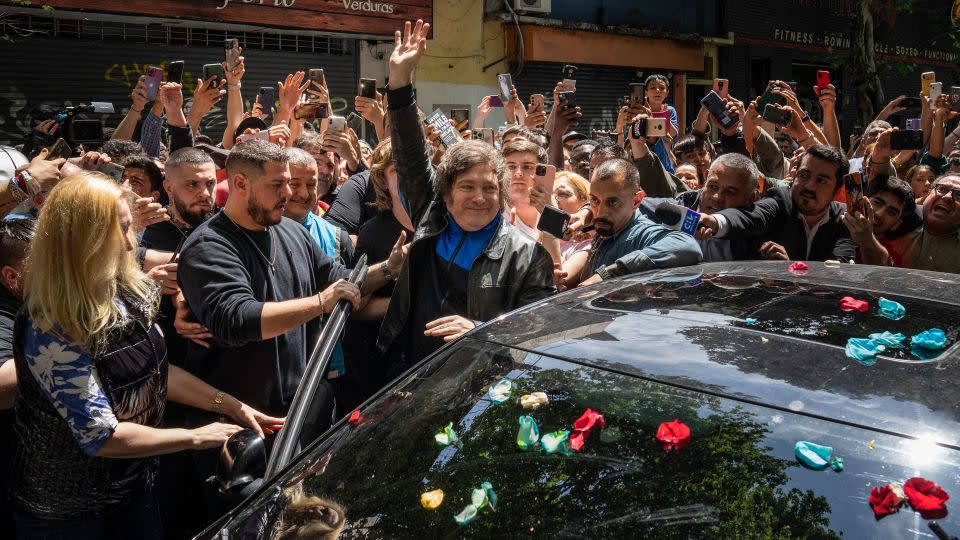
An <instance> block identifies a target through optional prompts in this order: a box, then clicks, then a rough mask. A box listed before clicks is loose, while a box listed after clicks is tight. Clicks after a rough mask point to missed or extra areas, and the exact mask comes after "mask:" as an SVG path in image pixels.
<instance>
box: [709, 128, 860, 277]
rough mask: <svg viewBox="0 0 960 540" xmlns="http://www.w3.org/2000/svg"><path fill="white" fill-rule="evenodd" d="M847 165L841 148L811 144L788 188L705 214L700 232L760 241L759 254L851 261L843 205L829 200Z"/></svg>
mask: <svg viewBox="0 0 960 540" xmlns="http://www.w3.org/2000/svg"><path fill="white" fill-rule="evenodd" d="M848 169H849V164H848V163H847V159H846V158H845V157H843V154H841V153H840V151H839V150H837V149H836V148H833V147H832V146H827V145H823V144H815V145H813V146H811V147H810V148H809V149H808V150H807V152H806V153H805V154H804V156H803V158H802V160H801V161H800V165H799V167H798V168H797V178H796V180H795V181H794V184H793V187H792V188H782V187H778V188H773V189H770V190H768V191H767V193H766V195H765V196H764V198H762V199H760V200H759V201H758V202H757V203H756V204H755V205H753V206H752V207H751V208H748V209H735V208H728V209H726V210H721V211H720V212H718V213H716V214H704V215H703V216H702V217H701V219H700V231H699V232H698V235H700V236H703V237H709V236H711V235H712V236H714V237H716V238H730V239H753V238H757V239H759V240H761V241H762V243H761V244H760V247H759V249H758V250H757V255H759V257H760V258H762V259H772V260H782V261H786V260H799V261H805V260H809V261H825V260H827V259H835V260H839V261H842V262H847V261H850V260H852V259H853V258H854V255H855V253H856V244H854V242H853V240H852V239H851V238H850V231H849V230H848V229H847V228H846V227H845V226H844V225H843V223H841V216H842V215H843V214H844V212H846V205H844V204H843V203H839V202H834V201H833V199H834V197H835V196H836V194H837V192H838V191H839V190H840V187H841V186H842V185H843V177H844V176H845V175H846V174H847V170H848Z"/></svg>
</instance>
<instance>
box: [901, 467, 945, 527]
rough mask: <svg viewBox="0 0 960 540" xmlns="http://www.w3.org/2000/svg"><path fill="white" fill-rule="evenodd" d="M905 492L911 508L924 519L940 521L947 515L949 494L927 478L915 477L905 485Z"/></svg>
mask: <svg viewBox="0 0 960 540" xmlns="http://www.w3.org/2000/svg"><path fill="white" fill-rule="evenodd" d="M903 492H904V493H905V494H906V496H907V500H908V501H909V502H910V507H911V508H913V509H914V510H916V511H917V512H920V517H922V518H924V519H939V518H941V517H943V516H945V515H946V511H947V509H946V506H945V504H946V502H947V500H948V499H950V496H949V495H947V492H946V491H944V490H943V488H941V487H940V486H938V485H937V484H935V483H933V482H931V481H930V480H927V479H925V478H919V477H914V478H911V479H909V480H907V481H906V483H904V484H903Z"/></svg>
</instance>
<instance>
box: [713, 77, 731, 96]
mask: <svg viewBox="0 0 960 540" xmlns="http://www.w3.org/2000/svg"><path fill="white" fill-rule="evenodd" d="M729 88H730V81H728V80H726V79H714V80H713V91H714V92H716V93H717V95H718V96H720V97H721V98H723V99H726V98H727V92H729Z"/></svg>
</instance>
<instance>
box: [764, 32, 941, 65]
mask: <svg viewBox="0 0 960 540" xmlns="http://www.w3.org/2000/svg"><path fill="white" fill-rule="evenodd" d="M773 39H774V40H775V41H778V42H781V43H794V44H797V45H809V46H813V47H823V48H826V49H840V50H848V49H850V36H849V35H846V34H840V33H835V32H823V33H815V32H802V31H797V30H792V29H788V28H775V29H774V30H773ZM873 48H874V52H875V53H876V54H878V55H883V56H895V57H903V58H907V59H911V60H925V61H931V60H932V61H937V62H951V63H957V62H958V61H960V55H958V54H957V53H956V52H949V51H938V50H935V49H925V48H922V47H913V46H906V45H893V44H890V43H886V42H882V41H876V42H874V45H873Z"/></svg>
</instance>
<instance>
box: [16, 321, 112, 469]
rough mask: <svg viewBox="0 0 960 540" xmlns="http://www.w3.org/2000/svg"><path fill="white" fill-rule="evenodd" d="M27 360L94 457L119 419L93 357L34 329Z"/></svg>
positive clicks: (26, 342) (27, 344) (30, 332)
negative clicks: (101, 384) (98, 375)
mask: <svg viewBox="0 0 960 540" xmlns="http://www.w3.org/2000/svg"><path fill="white" fill-rule="evenodd" d="M25 337H26V339H25V340H24V357H25V358H26V360H27V365H28V366H29V368H30V372H31V373H33V376H34V377H36V379H37V382H39V383H40V387H41V388H43V390H44V392H45V393H46V394H47V397H48V398H49V399H50V402H51V403H52V404H53V406H54V407H55V408H56V409H57V412H59V413H60V416H62V417H63V419H64V420H65V421H66V422H67V425H68V426H70V430H71V431H73V436H74V438H76V440H77V444H79V445H80V447H81V448H82V449H83V451H84V452H85V453H86V454H87V455H90V456H93V455H96V453H97V451H98V450H99V449H100V447H101V446H102V445H103V443H104V442H106V440H107V439H109V438H110V436H111V435H113V432H114V430H115V429H116V428H117V423H118V421H117V418H116V416H114V414H113V409H112V408H111V407H110V402H109V400H108V399H107V396H106V394H104V392H103V389H102V388H101V386H100V380H99V378H98V377H97V368H96V366H95V365H94V362H93V358H91V357H90V356H89V355H87V354H85V353H83V352H82V351H81V350H80V349H79V348H77V347H74V346H72V345H70V344H68V343H65V342H63V341H62V340H60V339H59V338H57V337H56V336H54V335H51V334H49V333H46V332H42V331H40V330H39V329H38V328H36V327H35V326H32V325H31V326H30V328H29V330H28V331H27V332H26V336H25Z"/></svg>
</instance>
